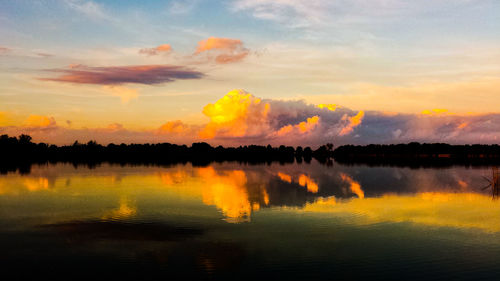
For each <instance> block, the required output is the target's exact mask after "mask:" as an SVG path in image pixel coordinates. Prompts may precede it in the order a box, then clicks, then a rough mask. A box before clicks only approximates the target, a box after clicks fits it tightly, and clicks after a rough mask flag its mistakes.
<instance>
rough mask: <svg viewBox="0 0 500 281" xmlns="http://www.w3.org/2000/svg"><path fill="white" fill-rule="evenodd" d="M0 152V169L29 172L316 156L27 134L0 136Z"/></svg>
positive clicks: (286, 149)
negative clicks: (45, 167) (33, 168)
mask: <svg viewBox="0 0 500 281" xmlns="http://www.w3.org/2000/svg"><path fill="white" fill-rule="evenodd" d="M0 154H1V155H2V158H1V161H0V162H2V163H1V164H0V166H3V167H0V170H3V171H4V172H5V171H8V170H9V167H12V166H13V169H20V170H21V172H23V171H26V169H28V171H29V166H30V165H29V164H30V163H47V162H50V163H57V162H70V163H75V164H88V165H89V167H92V165H93V164H99V163H102V162H109V163H123V164H177V163H187V162H191V163H192V164H193V165H195V166H205V165H208V164H210V163H211V162H223V161H238V162H244V163H251V164H253V163H255V164H264V163H271V162H280V163H294V162H295V161H296V162H298V163H301V162H303V161H304V162H306V163H310V162H311V160H312V158H313V157H316V151H313V150H312V149H311V148H310V147H306V148H302V147H301V146H298V147H296V148H294V147H292V146H284V145H281V146H279V147H272V146H271V145H267V146H259V145H249V146H239V147H222V146H217V147H212V146H211V145H209V144H208V143H204V142H200V143H193V144H192V145H191V146H187V145H176V144H170V143H157V144H149V143H146V144H128V145H127V144H120V145H116V144H108V145H107V146H103V145H100V144H98V143H96V142H95V141H89V142H88V143H86V144H81V143H78V142H77V141H75V143H74V144H73V145H67V146H56V145H48V144H45V143H33V142H31V137H30V136H28V135H21V136H19V137H17V138H16V137H9V136H7V135H2V136H0Z"/></svg>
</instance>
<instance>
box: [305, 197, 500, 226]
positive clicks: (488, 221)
mask: <svg viewBox="0 0 500 281" xmlns="http://www.w3.org/2000/svg"><path fill="white" fill-rule="evenodd" d="M498 203H499V202H498V201H493V200H492V199H491V197H490V196H486V195H482V194H477V193H445V192H424V193H417V194H414V195H404V196H398V195H384V196H382V197H377V198H365V199H363V200H360V199H352V200H348V201H336V200H335V198H334V197H330V198H321V199H317V201H316V202H314V203H308V204H306V206H305V207H304V209H303V210H304V211H307V212H320V213H331V214H333V215H340V214H352V215H355V216H354V218H353V219H352V220H353V221H352V222H353V223H359V224H375V223H380V222H412V223H417V224H424V225H431V226H442V227H455V228H477V229H481V230H483V231H487V232H499V231H500V220H498V214H499V213H500V204H498Z"/></svg>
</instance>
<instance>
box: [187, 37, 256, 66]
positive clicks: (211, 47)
mask: <svg viewBox="0 0 500 281" xmlns="http://www.w3.org/2000/svg"><path fill="white" fill-rule="evenodd" d="M201 53H207V56H208V57H209V58H212V57H213V58H214V60H215V62H216V63H220V64H224V63H233V62H238V61H241V60H243V59H244V58H245V57H246V56H248V54H249V53H250V51H249V50H248V49H246V48H245V47H244V45H243V42H242V41H241V40H238V39H230V38H217V37H210V38H208V39H205V40H201V41H199V42H198V48H197V49H196V52H195V55H199V54H201Z"/></svg>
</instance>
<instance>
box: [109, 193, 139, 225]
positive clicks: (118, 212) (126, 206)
mask: <svg viewBox="0 0 500 281" xmlns="http://www.w3.org/2000/svg"><path fill="white" fill-rule="evenodd" d="M136 214H137V207H136V206H134V205H133V203H132V202H131V201H130V200H129V199H127V198H125V197H123V198H121V199H120V205H119V206H118V208H116V209H113V210H110V211H108V212H106V213H105V214H104V215H103V216H102V219H103V220H121V219H126V218H130V217H132V216H135V215H136Z"/></svg>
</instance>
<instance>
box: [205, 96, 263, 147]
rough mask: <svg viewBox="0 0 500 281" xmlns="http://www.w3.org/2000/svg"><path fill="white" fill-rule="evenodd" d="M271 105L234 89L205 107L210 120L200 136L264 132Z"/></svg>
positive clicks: (209, 136)
mask: <svg viewBox="0 0 500 281" xmlns="http://www.w3.org/2000/svg"><path fill="white" fill-rule="evenodd" d="M269 109H270V106H269V104H268V103H264V102H262V100H261V99H259V98H256V97H254V96H253V95H251V94H249V93H247V92H245V91H243V90H234V91H231V92H229V93H228V94H226V95H225V96H224V97H223V98H221V99H220V100H218V101H217V102H216V103H215V104H208V105H206V106H205V107H204V108H203V114H205V115H206V116H207V117H209V118H210V122H209V123H208V124H207V125H206V126H205V127H204V128H203V130H202V131H201V132H200V137H202V138H206V139H211V138H214V137H216V136H219V137H220V136H223V137H248V136H257V135H261V134H262V133H264V132H265V131H266V130H267V128H266V126H267V124H266V123H267V115H268V113H269Z"/></svg>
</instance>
